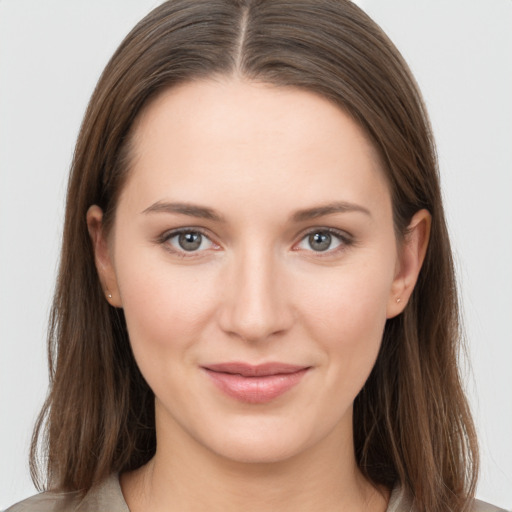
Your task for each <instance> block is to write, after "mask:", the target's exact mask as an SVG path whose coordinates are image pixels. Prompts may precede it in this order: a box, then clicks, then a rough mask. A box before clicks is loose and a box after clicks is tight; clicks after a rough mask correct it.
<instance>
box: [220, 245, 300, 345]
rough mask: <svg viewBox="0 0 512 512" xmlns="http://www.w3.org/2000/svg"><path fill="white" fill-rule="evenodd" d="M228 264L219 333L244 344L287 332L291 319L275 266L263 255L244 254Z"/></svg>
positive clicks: (282, 281)
mask: <svg viewBox="0 0 512 512" xmlns="http://www.w3.org/2000/svg"><path fill="white" fill-rule="evenodd" d="M232 263H233V264H232V266H231V268H230V270H229V271H228V275H227V276H226V277H227V279H226V280H225V281H224V283H223V285H222V286H223V292H222V294H223V296H224V297H223V299H224V300H223V302H222V307H221V311H220V317H219V323H220V327H221V329H222V330H223V331H224V332H226V333H228V334H229V335H230V336H236V337H238V338H240V339H243V340H245V341H248V342H257V341H264V340H267V339H269V338H271V337H273V336H276V335H282V334H283V333H285V332H286V331H288V330H289V329H290V327H291V326H292V325H293V322H294V315H293V309H292V307H291V303H290V301H289V298H288V295H287V290H286V284H285V280H286V279H285V276H284V274H285V271H284V269H282V268H281V269H280V265H279V262H277V261H275V259H274V258H273V257H272V255H270V254H266V253H265V252H264V251H260V252H256V251H252V252H251V253H250V254H249V251H248V252H247V253H245V254H243V255H241V256H240V257H239V258H238V259H236V261H233V262H232ZM281 265H282V264H281Z"/></svg>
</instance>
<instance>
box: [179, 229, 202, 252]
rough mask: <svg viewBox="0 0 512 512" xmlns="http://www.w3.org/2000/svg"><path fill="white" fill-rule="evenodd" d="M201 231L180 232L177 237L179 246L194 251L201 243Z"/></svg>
mask: <svg viewBox="0 0 512 512" xmlns="http://www.w3.org/2000/svg"><path fill="white" fill-rule="evenodd" d="M201 241H202V235H201V233H181V235H180V236H179V238H178V243H179V244H180V247H181V248H182V249H183V250H185V251H195V250H196V249H199V246H200V245H201Z"/></svg>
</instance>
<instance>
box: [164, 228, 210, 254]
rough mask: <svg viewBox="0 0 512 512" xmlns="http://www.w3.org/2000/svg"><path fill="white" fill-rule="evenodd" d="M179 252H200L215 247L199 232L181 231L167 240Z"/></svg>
mask: <svg viewBox="0 0 512 512" xmlns="http://www.w3.org/2000/svg"><path fill="white" fill-rule="evenodd" d="M166 242H167V243H169V244H170V245H171V246H172V248H173V249H175V250H177V251H178V252H183V251H184V252H198V251H203V250H205V249H210V248H211V247H213V245H214V244H213V242H212V241H211V240H210V239H209V238H208V237H207V236H205V235H203V234H202V233H200V232H199V231H181V232H179V233H175V234H171V235H170V236H168V237H167V240H166Z"/></svg>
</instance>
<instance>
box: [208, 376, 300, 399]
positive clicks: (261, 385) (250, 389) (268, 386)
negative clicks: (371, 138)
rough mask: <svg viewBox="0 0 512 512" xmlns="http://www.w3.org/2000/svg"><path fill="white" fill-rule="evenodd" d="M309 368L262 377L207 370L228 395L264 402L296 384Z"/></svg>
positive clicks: (214, 381) (215, 382)
mask: <svg viewBox="0 0 512 512" xmlns="http://www.w3.org/2000/svg"><path fill="white" fill-rule="evenodd" d="M308 369H309V368H304V369H303V370H299V371H297V372H293V373H279V374H277V375H264V376H260V377H244V376H243V375H239V374H232V373H223V372H215V371H212V370H209V369H207V368H205V371H206V373H207V374H208V376H209V377H210V379H212V381H213V383H214V384H215V385H216V386H217V387H218V388H219V389H220V390H221V391H223V392H224V393H225V394H226V395H228V396H230V397H232V398H235V399H237V400H239V401H241V402H246V403H250V404H264V403H267V402H270V401H271V400H274V399H275V398H277V397H278V396H281V395H282V394H284V393H286V392H287V391H288V390H290V389H291V388H293V387H294V386H296V385H297V384H298V383H299V382H300V381H301V380H302V377H304V375H305V374H306V372H307V371H308Z"/></svg>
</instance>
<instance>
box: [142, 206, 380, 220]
mask: <svg viewBox="0 0 512 512" xmlns="http://www.w3.org/2000/svg"><path fill="white" fill-rule="evenodd" d="M347 212H360V213H364V214H365V215H368V216H370V217H371V216H372V214H371V213H370V210H368V209H367V208H365V207H364V206H360V205H358V204H354V203H349V202H346V201H337V202H334V203H329V204H326V205H320V206H314V207H312V208H307V209H304V210H298V211H297V212H295V213H294V214H293V215H292V216H291V220H292V221H293V222H304V221H307V220H311V219H316V218H318V217H323V216H325V215H332V214H335V213H347ZM142 213H143V214H148V213H178V214H181V215H188V216H190V217H197V218H200V219H208V220H212V221H215V222H225V219H224V217H222V215H220V214H218V213H217V212H215V210H213V209H212V208H208V207H207V206H199V205H195V204H191V203H170V202H167V201H157V202H156V203H154V204H152V205H151V206H149V207H148V208H146V209H145V210H143V212H142Z"/></svg>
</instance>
